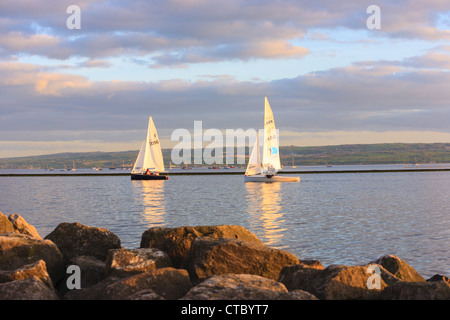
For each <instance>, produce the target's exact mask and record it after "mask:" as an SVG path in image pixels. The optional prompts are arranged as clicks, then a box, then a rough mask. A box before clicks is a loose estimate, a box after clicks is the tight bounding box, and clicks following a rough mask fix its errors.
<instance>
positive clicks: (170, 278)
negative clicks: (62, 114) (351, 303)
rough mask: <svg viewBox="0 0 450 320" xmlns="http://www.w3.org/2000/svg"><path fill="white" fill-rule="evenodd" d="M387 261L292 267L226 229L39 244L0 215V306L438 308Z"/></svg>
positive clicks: (60, 236) (86, 234)
mask: <svg viewBox="0 0 450 320" xmlns="http://www.w3.org/2000/svg"><path fill="white" fill-rule="evenodd" d="M448 299H450V281H449V279H448V278H447V277H446V276H444V275H435V276H433V277H432V278H430V279H427V280H426V279H424V278H423V277H422V276H421V275H420V274H419V273H418V272H417V271H416V270H414V268H413V267H412V266H410V265H409V264H408V263H406V262H405V261H403V260H402V259H400V258H399V257H397V256H393V255H382V256H380V258H378V259H376V260H374V261H369V262H362V263H361V264H360V265H355V266H347V265H330V266H327V267H324V266H323V265H322V263H321V262H320V261H317V260H300V259H298V258H297V257H296V256H295V255H293V254H292V253H290V252H288V251H285V250H279V249H274V248H271V247H268V246H266V245H264V244H263V243H262V242H261V241H260V240H259V239H258V238H257V237H256V236H255V235H254V234H253V233H251V232H250V231H249V230H247V229H245V228H243V227H241V226H236V225H218V226H183V227H179V228H150V229H148V230H146V231H145V232H144V233H143V234H142V235H141V243H140V248H123V247H122V246H121V243H120V239H119V237H118V236H116V235H115V234H113V233H112V232H110V231H109V230H107V229H104V228H99V227H92V226H85V225H82V224H80V223H66V222H63V223H61V224H59V225H58V226H57V227H56V228H55V230H53V231H52V232H51V233H50V234H48V235H47V236H45V237H44V238H42V237H41V236H40V235H39V234H38V232H37V231H36V229H35V228H34V227H33V226H32V225H30V224H28V223H27V222H26V221H25V220H24V219H23V218H22V217H21V216H20V215H17V214H15V215H10V216H9V217H7V216H5V215H4V214H2V213H1V212H0V300H448Z"/></svg>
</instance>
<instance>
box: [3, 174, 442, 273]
mask: <svg viewBox="0 0 450 320" xmlns="http://www.w3.org/2000/svg"><path fill="white" fill-rule="evenodd" d="M449 194H450V172H411V173H406V172H397V173H396V172H392V173H339V174H303V175H301V182H300V183H272V184H260V183H244V182H243V177H242V176H241V175H214V176H213V175H206V176H198V175H193V176H171V177H170V180H168V181H131V180H130V178H129V177H128V176H98V177H97V176H83V177H81V176H80V177H74V176H63V177H0V211H1V212H2V213H3V214H5V215H9V214H11V213H19V214H21V215H22V216H23V217H24V218H25V219H26V220H27V221H28V222H30V223H31V224H33V225H34V226H35V227H36V229H37V230H38V232H39V233H40V234H41V236H43V237H44V236H46V235H47V234H49V233H50V232H51V231H53V229H54V228H55V227H56V226H57V225H58V224H59V223H61V222H75V221H76V222H80V223H82V224H84V225H89V226H95V227H103V228H106V229H109V230H110V231H112V232H114V233H115V234H116V235H118V236H119V237H120V239H121V241H122V246H124V247H126V248H135V247H138V246H139V243H140V238H141V235H142V233H143V232H144V231H145V230H146V229H147V228H149V227H152V226H166V227H178V226H186V225H192V226H195V225H218V224H237V225H242V226H244V227H246V228H248V229H249V230H250V231H252V232H254V233H255V234H256V235H257V236H258V237H259V238H260V239H261V240H262V241H263V242H264V243H265V244H267V245H269V246H272V247H275V248H281V249H285V250H287V251H290V252H292V253H294V254H295V255H297V256H298V257H299V258H300V259H317V260H320V261H321V262H322V264H323V265H324V266H327V265H330V264H347V265H356V264H365V263H368V262H370V261H371V260H374V259H376V258H378V257H380V256H382V255H385V254H395V255H397V256H399V257H400V258H401V259H403V260H405V261H407V262H408V263H409V264H410V265H412V266H413V267H414V268H415V269H416V270H417V271H418V272H419V273H420V274H421V275H422V276H424V277H425V278H428V277H431V276H432V275H434V274H436V273H439V274H444V275H447V276H448V275H450V250H449V249H450V197H449Z"/></svg>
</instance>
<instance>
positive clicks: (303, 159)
mask: <svg viewBox="0 0 450 320" xmlns="http://www.w3.org/2000/svg"><path fill="white" fill-rule="evenodd" d="M171 152H172V150H171V149H164V150H163V156H164V159H165V162H166V166H169V161H170V156H171ZM137 154H138V150H131V151H121V152H80V153H59V154H51V155H42V156H30V157H18V158H1V159H0V168H3V169H5V168H10V169H12V168H14V169H24V168H35V169H46V168H72V167H73V166H75V167H76V168H92V167H101V168H120V167H123V166H125V167H131V166H132V165H133V163H134V161H135V159H136V157H137ZM193 154H194V152H192V155H193ZM234 154H237V152H236V150H235V152H234ZM246 154H247V155H248V149H246ZM280 154H281V162H282V164H283V165H284V166H291V165H292V164H293V163H294V164H295V165H296V166H302V165H326V164H332V165H342V164H388V163H389V164H393V163H430V162H435V163H450V143H432V144H426V143H412V144H406V143H389V144H352V145H339V146H321V147H296V146H282V147H280ZM223 156H224V159H225V157H226V154H224V155H223ZM192 162H193V161H192ZM224 162H225V161H224ZM235 163H237V162H236V161H235ZM227 164H231V163H227Z"/></svg>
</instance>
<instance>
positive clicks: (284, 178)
mask: <svg viewBox="0 0 450 320" xmlns="http://www.w3.org/2000/svg"><path fill="white" fill-rule="evenodd" d="M244 181H245V182H299V181H300V177H287V176H277V175H274V176H271V177H268V176H266V175H254V176H244Z"/></svg>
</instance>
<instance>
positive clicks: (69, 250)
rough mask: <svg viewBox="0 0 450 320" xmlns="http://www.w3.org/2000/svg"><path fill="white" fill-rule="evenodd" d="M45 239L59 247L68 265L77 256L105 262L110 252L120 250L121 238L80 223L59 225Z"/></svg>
mask: <svg viewBox="0 0 450 320" xmlns="http://www.w3.org/2000/svg"><path fill="white" fill-rule="evenodd" d="M45 239H48V240H51V241H53V242H54V243H55V244H56V245H57V246H58V248H59V250H60V251H61V253H62V254H63V256H64V259H65V261H66V263H67V262H68V261H70V260H71V259H73V258H75V257H77V256H93V257H95V258H97V259H99V260H102V261H105V260H106V257H107V255H108V250H110V249H119V248H120V239H119V237H118V236H116V235H115V234H114V233H112V232H111V231H109V230H107V229H104V228H96V227H90V226H84V225H82V224H80V223H78V222H74V223H68V222H64V223H61V224H59V225H58V226H57V227H56V228H55V230H53V231H52V232H51V233H50V234H49V235H47V236H46V237H45Z"/></svg>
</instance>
